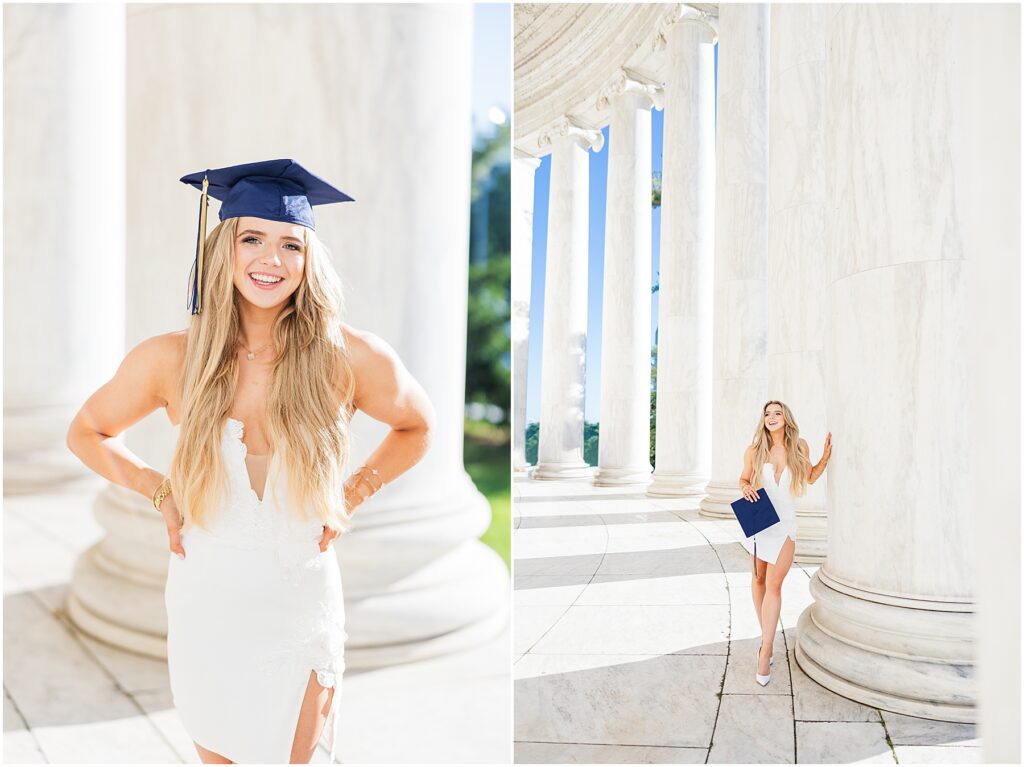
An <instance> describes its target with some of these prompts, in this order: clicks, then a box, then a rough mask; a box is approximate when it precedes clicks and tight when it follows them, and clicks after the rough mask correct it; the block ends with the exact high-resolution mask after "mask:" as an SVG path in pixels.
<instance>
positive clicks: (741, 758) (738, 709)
mask: <svg viewBox="0 0 1024 767" xmlns="http://www.w3.org/2000/svg"><path fill="white" fill-rule="evenodd" d="M794 758H795V754H794V741H793V702H792V700H791V699H790V697H789V696H788V695H723V696H722V705H721V707H720V708H719V711H718V722H717V724H716V725H715V735H714V742H713V743H712V745H711V753H710V754H709V755H708V763H709V764H726V763H730V764H732V763H737V762H740V763H748V764H766V763H775V764H777V763H780V762H781V763H787V762H788V763H792V762H793V759H794Z"/></svg>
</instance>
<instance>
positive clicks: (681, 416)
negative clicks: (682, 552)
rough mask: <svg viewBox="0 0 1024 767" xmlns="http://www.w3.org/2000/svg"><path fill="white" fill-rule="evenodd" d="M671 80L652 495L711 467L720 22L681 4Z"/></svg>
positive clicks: (670, 28)
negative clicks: (717, 31)
mask: <svg viewBox="0 0 1024 767" xmlns="http://www.w3.org/2000/svg"><path fill="white" fill-rule="evenodd" d="M663 39H664V41H665V43H666V44H667V46H668V56H669V60H670V65H669V69H668V75H667V76H666V84H665V138H664V146H665V149H664V163H663V171H662V192H661V194H662V197H661V200H662V201H661V221H662V225H661V226H662V229H661V270H660V271H661V278H660V290H659V297H658V404H657V432H656V435H655V467H654V474H653V476H652V481H651V484H650V485H648V487H647V494H648V495H653V496H684V495H702V494H703V493H704V488H705V485H706V484H707V482H708V480H709V479H710V472H711V361H712V358H711V349H712V310H713V299H712V293H711V291H712V287H713V284H712V276H713V264H714V235H715V232H714V226H715V50H714V43H715V30H714V28H713V27H712V26H711V25H710V24H709V23H708V21H707V19H706V17H705V15H704V14H703V13H702V12H700V11H696V10H694V9H692V8H689V7H688V6H677V7H676V9H675V11H674V12H673V15H672V17H670V20H669V22H668V23H667V24H666V26H665V28H664V29H663Z"/></svg>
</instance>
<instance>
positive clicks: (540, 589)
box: [513, 573, 593, 608]
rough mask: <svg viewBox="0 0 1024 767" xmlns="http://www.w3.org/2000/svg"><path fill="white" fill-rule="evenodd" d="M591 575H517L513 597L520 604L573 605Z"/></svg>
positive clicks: (516, 603) (517, 605) (517, 604)
mask: <svg viewBox="0 0 1024 767" xmlns="http://www.w3.org/2000/svg"><path fill="white" fill-rule="evenodd" d="M592 577H593V576H590V575H520V574H519V573H516V575H515V591H514V593H513V599H514V601H515V605H516V607H517V608H518V607H519V606H520V605H566V606H568V605H571V604H572V603H573V602H575V601H576V600H577V598H578V597H579V596H580V595H581V594H582V593H583V590H584V589H585V588H586V587H587V583H588V582H589V581H590V580H591V578H592Z"/></svg>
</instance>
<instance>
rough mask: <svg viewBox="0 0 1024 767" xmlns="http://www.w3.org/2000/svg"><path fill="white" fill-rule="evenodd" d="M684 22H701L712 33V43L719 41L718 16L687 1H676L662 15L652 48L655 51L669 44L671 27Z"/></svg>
mask: <svg viewBox="0 0 1024 767" xmlns="http://www.w3.org/2000/svg"><path fill="white" fill-rule="evenodd" d="M683 22H689V23H691V24H699V25H700V26H702V27H704V28H705V29H707V31H708V33H709V34H710V35H711V42H712V43H717V42H718V16H716V15H713V14H711V13H709V12H707V11H702V10H700V9H699V8H694V7H693V6H692V5H687V4H686V3H675V4H673V5H672V9H671V10H670V11H669V12H668V13H666V14H665V16H664V17H662V20H661V23H660V24H658V31H657V33H656V34H655V35H654V41H653V43H652V49H653V50H655V51H661V50H664V49H665V47H666V46H667V45H668V32H669V29H671V28H672V27H673V26H674V25H676V24H681V23H683Z"/></svg>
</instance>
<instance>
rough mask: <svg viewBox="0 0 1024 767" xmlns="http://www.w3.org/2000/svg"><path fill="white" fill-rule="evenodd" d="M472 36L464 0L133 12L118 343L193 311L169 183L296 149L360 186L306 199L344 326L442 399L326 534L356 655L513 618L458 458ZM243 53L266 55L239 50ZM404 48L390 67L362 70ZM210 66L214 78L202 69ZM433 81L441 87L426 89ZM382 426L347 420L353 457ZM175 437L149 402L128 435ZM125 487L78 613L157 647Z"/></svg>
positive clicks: (154, 530)
mask: <svg viewBox="0 0 1024 767" xmlns="http://www.w3.org/2000/svg"><path fill="white" fill-rule="evenodd" d="M283 26H287V27H288V29H289V30H291V32H292V33H293V34H294V35H295V36H296V38H297V39H302V40H305V41H307V42H309V41H312V43H311V44H313V45H314V46H315V47H316V55H311V56H304V57H299V58H296V57H294V56H293V55H291V54H290V52H289V51H288V50H287V49H285V48H282V47H281V46H280V45H278V44H277V43H278V42H279V41H278V40H277V37H276V35H277V34H278V32H277V30H279V29H281V28H282V27H283ZM225 29H231V30H232V34H231V35H229V36H225V35H224V33H223V30H225ZM368 29H373V30H375V33H374V34H373V35H372V36H367V35H366V34H365V31H366V30H368ZM471 33H472V12H471V9H469V8H468V7H466V6H432V7H424V6H387V7H385V6H374V7H370V6H360V5H349V6H346V5H312V6H303V7H301V8H298V9H296V8H293V7H287V8H285V7H284V6H273V5H269V6H259V7H256V6H247V5H220V6H218V5H207V6H195V5H163V6H153V7H145V8H138V9H133V10H131V11H130V12H129V17H128V63H129V66H128V71H129V78H128V100H129V114H128V129H129V136H128V158H129V163H128V165H129V168H130V173H129V177H128V179H129V187H128V191H129V196H128V199H129V209H128V213H129V216H128V220H129V233H128V235H129V243H130V244H131V249H132V252H133V253H135V254H136V258H134V259H133V260H132V262H131V263H130V269H129V275H128V280H129V301H130V302H129V318H130V323H129V338H130V340H134V339H138V338H141V337H144V336H146V335H151V334H153V333H155V332H160V331H168V330H172V329H175V328H180V327H184V325H185V324H186V322H187V321H188V315H187V314H186V312H185V309H184V299H185V288H186V283H187V276H188V270H189V267H190V264H191V259H192V253H193V247H192V239H193V237H194V236H195V215H196V211H197V207H198V198H197V196H196V193H195V191H194V190H191V189H189V188H187V187H185V186H184V185H182V184H180V183H178V181H177V179H178V178H179V177H180V176H181V175H182V174H183V173H185V172H188V171H190V170H195V169H196V168H203V167H207V166H218V165H227V164H231V163H237V162H248V161H252V160H254V159H262V158H266V157H287V156H292V155H294V153H295V152H296V151H300V152H304V153H305V154H301V155H300V156H296V159H298V160H300V161H301V162H302V163H303V164H304V165H307V167H309V168H311V169H313V170H314V171H315V172H317V173H319V174H322V175H323V176H324V177H326V178H328V179H330V180H331V181H332V182H334V183H337V184H338V185H339V186H340V187H341V188H343V189H345V190H346V191H347V192H350V193H351V194H352V196H353V197H354V198H355V200H356V202H354V203H349V204H348V205H346V206H324V208H323V209H320V210H318V211H317V232H318V234H319V235H320V237H321V239H323V240H324V241H325V242H326V243H327V245H328V247H329V248H331V249H332V252H333V253H334V254H335V255H334V263H335V265H336V267H337V269H338V272H339V274H340V275H341V278H342V281H343V282H344V284H345V293H346V298H347V301H348V304H347V310H346V320H347V321H348V322H350V323H351V324H352V325H353V326H355V327H357V328H362V329H366V330H369V331H372V332H374V333H376V334H377V335H379V336H380V337H381V338H383V339H384V340H385V341H387V342H388V343H389V344H391V345H392V346H393V347H394V348H395V349H396V351H397V352H398V354H399V356H400V357H401V358H402V360H403V362H404V363H405V365H406V366H407V367H408V369H409V370H410V371H411V372H412V374H413V375H414V376H415V377H416V378H417V380H418V381H420V383H421V384H422V385H423V386H424V388H425V390H426V392H427V394H428V395H429V397H430V399H431V401H432V402H433V404H434V407H435V410H436V412H437V430H436V436H435V439H434V442H433V444H432V447H431V450H430V452H429V453H428V454H427V456H426V457H425V458H424V460H423V461H422V462H421V463H420V464H418V465H417V466H416V467H414V468H413V469H412V470H410V471H409V472H408V473H407V474H405V475H403V476H402V477H401V478H400V479H398V480H396V481H395V482H394V483H392V484H391V485H389V486H388V487H386V488H384V489H383V490H382V491H381V492H380V493H379V494H378V495H377V496H375V497H374V498H373V499H371V500H370V501H369V502H368V503H366V504H365V505H364V506H363V507H361V508H360V510H359V512H358V514H357V515H356V518H355V529H354V530H353V531H352V532H351V533H350V534H348V535H347V536H345V537H343V538H342V539H341V540H339V541H338V543H337V544H336V546H337V552H338V556H339V559H340V561H341V570H342V579H343V581H344V586H345V598H346V629H347V631H348V634H349V641H348V643H347V646H346V659H347V662H348V665H349V667H350V668H367V667H374V666H381V665H387V664H391V663H396V662H402V661H410V660H415V659H418V658H423V657H428V656H431V655H437V654H441V653H447V652H453V651H456V650H461V649H464V648H469V647H475V646H477V645H478V644H479V643H480V642H481V641H483V640H484V639H486V638H488V637H490V636H492V635H494V634H495V633H497V632H498V631H500V630H501V628H502V627H503V626H504V624H505V623H506V621H507V617H508V604H507V596H508V572H507V569H506V568H505V566H504V563H503V562H502V561H501V559H500V557H499V556H498V555H497V554H496V553H495V552H494V551H492V550H491V549H490V548H488V547H486V546H485V545H484V544H482V543H481V542H480V541H479V540H478V538H479V536H480V534H481V533H482V532H483V531H484V530H485V529H486V528H487V526H488V522H489V519H490V510H489V507H488V504H487V502H486V499H485V498H484V497H483V496H482V495H481V494H480V493H479V492H478V491H477V490H476V488H475V487H474V486H473V483H472V482H471V481H470V479H469V477H468V475H467V474H466V471H465V469H464V467H463V460H462V439H463V435H462V421H463V409H464V380H465V351H464V349H465V341H466V273H467V262H468V230H469V227H468V216H469V177H470V173H469V171H470V161H471V136H470V130H471V126H470V124H469V122H468V121H467V120H464V119H462V115H465V114H468V109H469V98H470V71H469V68H468V67H466V65H465V62H467V61H468V60H469V58H470V43H471ZM316 41H321V43H322V44H321V43H318V42H316ZM324 41H331V42H330V44H328V43H327V42H324ZM254 46H255V47H257V48H259V49H260V50H261V51H263V53H262V55H261V56H258V57H256V58H253V57H252V56H250V55H248V53H249V52H251V51H252V50H253V47H254ZM397 49H401V50H402V51H403V52H404V53H403V62H405V64H404V65H403V67H402V69H401V72H400V76H396V75H395V71H394V70H391V69H387V68H376V69H375V68H372V67H371V68H370V69H367V68H366V67H362V66H358V62H365V61H371V60H377V59H380V58H381V57H383V56H387V55H391V54H392V53H393V51H395V50H397ZM169 61H173V62H174V65H173V66H170V65H169V64H168V62H169ZM325 64H326V65H325ZM211 71H216V72H218V73H219V75H220V76H219V77H218V78H215V79H213V80H211V79H210V77H209V73H210V72H211ZM153 83H159V85H160V87H159V88H154V87H153ZM438 83H444V88H443V89H441V90H438V88H437V84H438ZM427 92H431V93H433V94H434V97H433V98H431V99H427V100H425V99H423V98H422V94H423V93H427ZM267 93H288V94H289V98H296V99H299V100H300V101H301V104H302V109H301V113H302V119H296V113H295V112H294V110H291V109H286V108H263V107H262V106H261V105H266V103H267V102H266V94H267ZM381 93H387V94H388V95H389V99H388V101H387V103H389V104H400V105H402V106H401V110H400V114H399V113H398V112H395V113H394V114H393V115H392V116H393V117H394V118H395V119H379V120H378V119H375V120H367V119H365V115H366V114H368V113H370V112H372V111H374V110H377V111H378V112H379V111H380V109H381V103H382V102H381V101H380V94H381ZM296 103H298V102H296ZM338 104H344V105H345V108H344V109H340V110H339V109H338V107H337V105H338ZM254 111H258V113H259V115H260V119H259V120H258V121H257V122H256V123H254V121H253V114H254ZM296 147H298V148H299V149H298V150H297V149H296ZM410 168H414V169H415V172H414V173H410V172H409V169H410ZM210 212H211V215H214V214H215V212H216V203H215V204H214V205H212V206H211V211H210ZM396 221H401V222H403V224H402V226H395V225H394V222H396ZM155 286H159V289H158V288H157V287H155ZM386 432H387V427H385V426H384V425H383V424H379V423H377V422H376V421H372V420H371V419H369V418H367V417H365V416H362V415H357V417H356V418H355V420H354V422H353V453H352V456H351V464H350V465H352V466H358V465H359V463H360V462H361V461H362V460H363V459H365V458H366V456H367V455H368V454H369V453H370V452H371V451H372V450H373V449H374V447H375V446H376V445H377V443H378V442H379V440H380V439H382V438H383V437H384V435H385V434H386ZM174 436H175V435H174V434H173V432H172V430H171V428H170V427H169V425H168V422H167V419H166V417H165V416H164V414H163V413H159V414H154V416H152V417H151V418H150V419H147V421H146V422H145V423H144V424H140V425H138V426H137V427H133V429H132V430H131V433H130V435H129V444H130V446H131V447H132V448H133V450H135V451H136V452H137V453H138V454H139V455H140V456H141V457H142V458H143V459H144V460H147V461H148V462H149V463H151V464H152V465H154V466H156V467H158V468H159V467H166V465H167V463H168V461H169V457H170V453H171V448H172V447H173V444H174V442H173V440H174ZM120 491H121V489H120V488H113V489H112V490H111V491H110V492H109V493H108V494H106V495H105V496H104V497H103V498H101V499H100V501H99V503H98V508H97V514H98V516H99V517H100V519H101V521H102V522H103V524H104V526H105V527H106V528H107V530H108V536H107V537H106V538H105V539H104V540H103V541H101V542H100V543H99V544H98V545H97V546H96V547H94V548H93V549H90V550H89V551H87V552H86V553H85V554H84V555H83V558H82V561H80V563H79V566H78V569H77V570H76V574H75V582H74V584H73V586H74V593H75V598H76V599H77V600H78V603H79V606H80V607H81V609H80V610H79V612H78V614H77V617H76V619H77V620H79V621H80V622H82V621H84V620H88V621H89V622H90V626H89V628H90V629H91V630H92V631H93V633H96V634H99V635H100V636H102V637H104V638H107V639H110V640H111V641H114V642H116V643H119V644H123V645H127V646H130V647H132V648H133V649H139V650H142V651H152V652H153V653H154V654H159V652H160V651H162V647H161V644H160V643H161V642H162V635H161V632H162V630H163V626H162V624H161V621H162V620H163V594H162V589H163V573H162V572H160V571H161V569H162V567H165V566H166V561H167V548H166V546H167V542H166V533H165V531H164V529H163V526H162V522H161V520H160V518H159V516H158V515H157V514H156V512H155V511H152V510H151V507H150V506H149V503H148V501H147V499H145V498H143V497H141V496H138V495H131V496H130V497H129V496H128V495H126V494H125V493H122V492H120ZM154 562H155V563H156V564H155V565H154V564H153V563H154ZM81 616H87V617H85V618H82V617H81Z"/></svg>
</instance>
